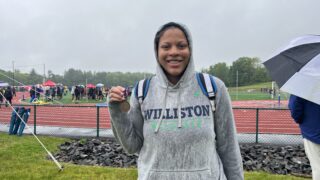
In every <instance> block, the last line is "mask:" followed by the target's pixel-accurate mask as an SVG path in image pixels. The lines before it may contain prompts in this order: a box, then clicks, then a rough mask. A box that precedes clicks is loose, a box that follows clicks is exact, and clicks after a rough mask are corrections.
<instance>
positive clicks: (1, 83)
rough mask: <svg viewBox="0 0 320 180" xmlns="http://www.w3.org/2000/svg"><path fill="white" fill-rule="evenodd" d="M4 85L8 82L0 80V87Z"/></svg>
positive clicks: (7, 84)
mask: <svg viewBox="0 0 320 180" xmlns="http://www.w3.org/2000/svg"><path fill="white" fill-rule="evenodd" d="M6 86H9V83H6V82H3V81H0V87H6Z"/></svg>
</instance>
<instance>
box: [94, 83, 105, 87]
mask: <svg viewBox="0 0 320 180" xmlns="http://www.w3.org/2000/svg"><path fill="white" fill-rule="evenodd" d="M96 86H97V87H103V86H104V85H103V84H102V83H98V84H97V85H96Z"/></svg>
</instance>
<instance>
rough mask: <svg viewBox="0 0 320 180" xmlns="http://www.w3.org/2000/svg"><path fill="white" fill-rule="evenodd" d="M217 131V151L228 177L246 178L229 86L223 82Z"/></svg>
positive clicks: (217, 114) (218, 93)
mask: <svg viewBox="0 0 320 180" xmlns="http://www.w3.org/2000/svg"><path fill="white" fill-rule="evenodd" d="M216 106H217V107H216V112H215V113H216V115H215V117H216V119H215V126H216V128H215V131H216V136H217V139H216V141H217V151H218V154H219V156H220V159H221V161H222V164H223V169H224V172H225V175H226V177H227V179H229V180H239V179H240V180H241V179H244V174H243V165H242V157H241V153H240V148H239V143H238V140H237V132H236V128H235V122H234V117H233V111H232V106H231V100H230V97H229V93H228V91H227V88H226V87H225V85H224V84H223V83H222V86H221V87H219V88H218V92H217V105H216Z"/></svg>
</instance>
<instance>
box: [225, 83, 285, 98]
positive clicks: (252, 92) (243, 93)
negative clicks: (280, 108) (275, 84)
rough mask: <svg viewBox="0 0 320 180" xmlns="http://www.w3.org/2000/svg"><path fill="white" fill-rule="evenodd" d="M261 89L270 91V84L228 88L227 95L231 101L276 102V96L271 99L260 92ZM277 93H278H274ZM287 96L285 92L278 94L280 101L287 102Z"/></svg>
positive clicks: (268, 95) (267, 94) (266, 94)
mask: <svg viewBox="0 0 320 180" xmlns="http://www.w3.org/2000/svg"><path fill="white" fill-rule="evenodd" d="M261 88H269V89H271V82H267V83H259V84H254V85H250V86H241V87H238V88H236V87H230V88H228V91H229V94H230V96H231V99H232V100H233V101H237V100H278V98H279V97H278V94H276V95H275V96H274V97H273V99H272V98H271V95H270V94H269V93H266V92H261ZM276 93H278V92H276ZM288 98H289V94H288V93H286V92H282V91H281V92H280V99H281V100H287V99H288Z"/></svg>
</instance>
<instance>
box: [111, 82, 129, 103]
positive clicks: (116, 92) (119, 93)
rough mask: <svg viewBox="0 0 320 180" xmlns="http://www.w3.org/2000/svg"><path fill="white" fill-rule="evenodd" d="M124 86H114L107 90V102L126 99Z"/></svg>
mask: <svg viewBox="0 0 320 180" xmlns="http://www.w3.org/2000/svg"><path fill="white" fill-rule="evenodd" d="M125 90H126V89H125V88H124V87H122V86H115V87H112V88H111V89H110V90H109V95H108V96H109V102H122V101H125V100H126V97H125V95H124V94H125V93H124V92H125Z"/></svg>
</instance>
